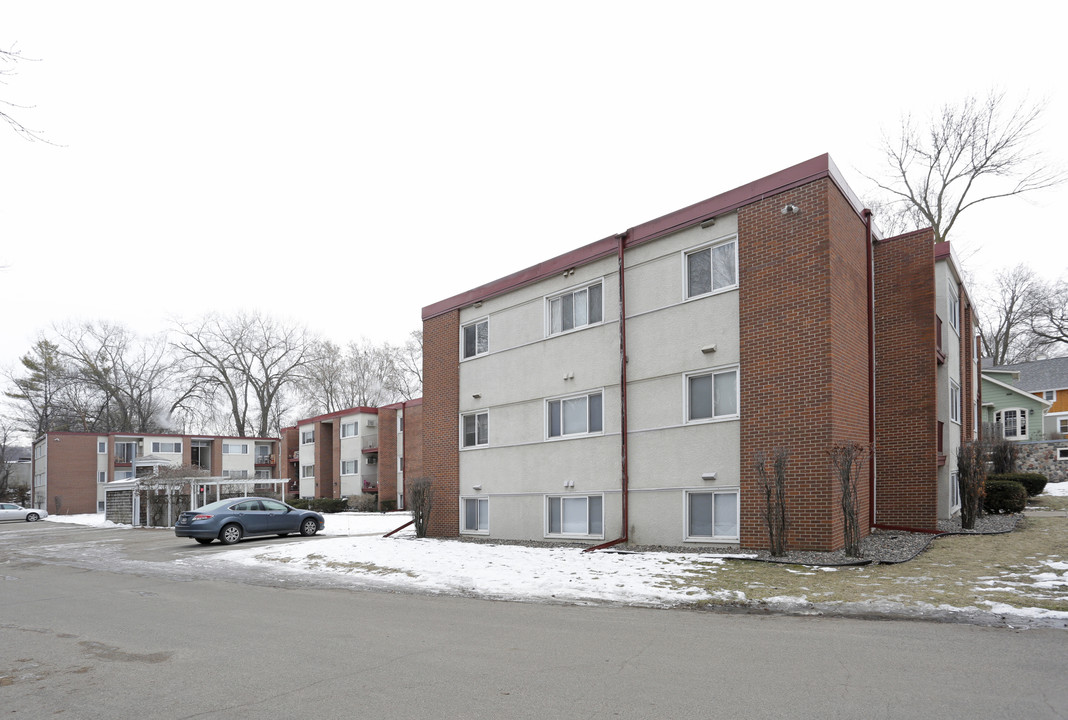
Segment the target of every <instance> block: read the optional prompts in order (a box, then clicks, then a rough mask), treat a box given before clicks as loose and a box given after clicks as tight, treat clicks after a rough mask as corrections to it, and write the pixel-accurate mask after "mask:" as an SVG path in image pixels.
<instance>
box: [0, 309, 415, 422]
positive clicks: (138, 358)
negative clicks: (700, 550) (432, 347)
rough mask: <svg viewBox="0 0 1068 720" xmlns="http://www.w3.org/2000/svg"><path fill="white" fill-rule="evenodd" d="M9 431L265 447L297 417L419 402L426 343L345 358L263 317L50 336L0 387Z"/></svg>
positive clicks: (73, 327)
mask: <svg viewBox="0 0 1068 720" xmlns="http://www.w3.org/2000/svg"><path fill="white" fill-rule="evenodd" d="M4 381H5V383H6V387H5V388H4V395H5V396H6V399H7V405H8V408H9V413H8V417H7V418H6V419H5V420H4V426H5V428H7V429H9V430H17V431H19V432H24V433H28V434H30V435H32V436H33V437H37V436H39V435H40V434H41V433H45V432H52V431H76V432H136V433H167V432H173V433H183V434H188V433H205V434H213V435H233V436H237V437H265V436H270V435H276V434H278V432H279V430H280V428H282V427H285V426H286V425H288V424H291V423H293V422H295V421H296V420H298V419H300V418H305V417H312V416H315V415H320V414H323V413H329V412H334V411H336V410H342V409H344V408H348V407H357V406H369V407H377V406H380V405H385V404H389V403H392V402H398V401H401V400H410V399H412V398H414V397H418V396H419V395H420V394H421V393H422V333H421V332H419V331H416V332H413V333H411V336H410V337H409V339H408V340H407V341H406V342H405V343H403V344H400V345H393V344H390V343H378V344H376V343H372V342H370V341H368V340H363V341H361V342H358V343H356V342H353V343H349V344H348V345H347V346H345V347H341V346H339V345H337V344H335V343H333V342H330V341H329V340H324V339H322V338H319V337H317V336H315V335H313V334H312V333H310V332H309V331H308V329H307V328H306V327H304V326H302V325H298V324H290V323H286V322H282V321H280V320H277V319H274V318H271V317H268V316H266V315H263V314H260V313H255V312H253V313H237V314H233V315H218V314H210V315H207V316H205V317H203V318H200V319H199V320H197V321H195V322H178V323H176V324H175V326H174V328H173V329H172V330H171V331H170V332H168V333H163V334H158V335H152V336H145V335H140V334H138V333H135V332H133V331H131V330H130V329H129V328H127V327H124V326H122V325H119V324H114V323H108V322H83V323H79V324H73V323H71V324H66V325H62V326H56V327H54V328H53V329H52V331H51V332H50V333H46V334H44V335H42V336H41V338H40V339H39V340H38V341H37V342H36V343H34V345H33V347H31V348H30V350H29V352H27V353H26V354H25V355H23V356H22V357H21V358H20V364H19V366H18V367H17V368H16V369H15V370H13V371H10V372H8V373H6V375H5V377H4Z"/></svg>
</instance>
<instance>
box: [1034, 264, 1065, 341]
mask: <svg viewBox="0 0 1068 720" xmlns="http://www.w3.org/2000/svg"><path fill="white" fill-rule="evenodd" d="M1031 331H1032V332H1033V333H1034V334H1035V335H1036V336H1038V337H1039V338H1040V339H1041V340H1043V341H1044V342H1046V343H1047V345H1048V346H1053V347H1054V348H1056V350H1058V351H1060V352H1064V351H1065V350H1068V282H1065V281H1063V280H1062V281H1059V282H1055V283H1045V284H1044V285H1042V286H1041V287H1040V288H1039V289H1038V290H1037V292H1036V294H1035V298H1034V304H1033V307H1032V313H1031Z"/></svg>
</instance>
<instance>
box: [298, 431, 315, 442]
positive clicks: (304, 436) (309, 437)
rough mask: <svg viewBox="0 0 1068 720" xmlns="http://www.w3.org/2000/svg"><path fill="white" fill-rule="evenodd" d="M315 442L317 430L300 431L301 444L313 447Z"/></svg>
mask: <svg viewBox="0 0 1068 720" xmlns="http://www.w3.org/2000/svg"><path fill="white" fill-rule="evenodd" d="M314 442H315V428H312V429H311V430H301V431H300V444H301V445H311V444H312V443H314Z"/></svg>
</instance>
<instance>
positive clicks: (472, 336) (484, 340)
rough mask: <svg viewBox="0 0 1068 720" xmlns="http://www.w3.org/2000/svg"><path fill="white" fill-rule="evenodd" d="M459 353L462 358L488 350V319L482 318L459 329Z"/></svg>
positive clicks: (483, 353)
mask: <svg viewBox="0 0 1068 720" xmlns="http://www.w3.org/2000/svg"><path fill="white" fill-rule="evenodd" d="M460 335H461V342H462V347H461V355H462V357H463V359H464V360H466V359H467V358H473V357H475V356H476V355H485V354H486V353H488V352H489V320H488V319H487V318H482V319H481V320H476V321H475V322H473V323H468V324H467V325H464V326H463V327H462V328H461V329H460Z"/></svg>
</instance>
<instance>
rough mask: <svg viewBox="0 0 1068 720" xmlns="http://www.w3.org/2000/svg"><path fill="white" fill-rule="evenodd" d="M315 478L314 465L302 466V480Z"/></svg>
mask: <svg viewBox="0 0 1068 720" xmlns="http://www.w3.org/2000/svg"><path fill="white" fill-rule="evenodd" d="M313 477H315V466H314V465H301V466H300V478H301V480H304V479H305V478H313Z"/></svg>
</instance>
